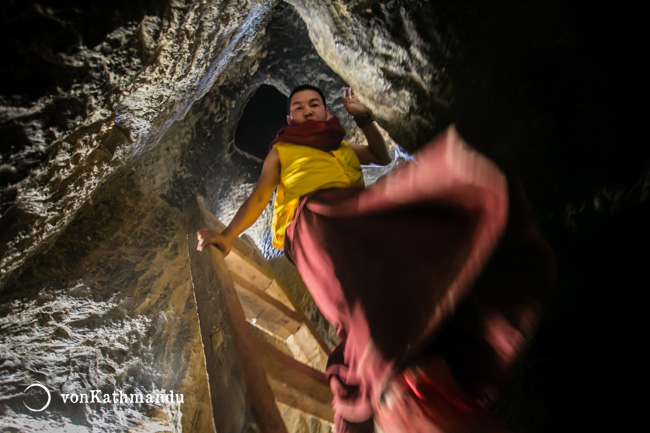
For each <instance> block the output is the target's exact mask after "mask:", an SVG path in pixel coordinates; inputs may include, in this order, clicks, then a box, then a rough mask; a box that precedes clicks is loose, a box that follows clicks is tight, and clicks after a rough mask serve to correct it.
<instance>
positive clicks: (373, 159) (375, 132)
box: [343, 87, 392, 165]
mask: <svg viewBox="0 0 650 433" xmlns="http://www.w3.org/2000/svg"><path fill="white" fill-rule="evenodd" d="M343 106H344V107H345V109H346V110H347V112H348V113H350V114H351V115H352V116H354V117H357V118H363V117H365V116H370V110H368V107H366V106H365V105H363V103H361V101H359V98H357V96H356V95H355V94H354V91H353V90H352V89H350V88H349V87H346V88H345V93H344V94H343ZM361 130H362V131H363V134H364V135H365V136H366V140H367V141H368V145H367V146H362V145H360V144H354V143H349V144H350V147H351V148H352V150H354V153H356V154H357V157H358V158H359V162H360V163H361V164H362V165H370V164H374V165H388V164H390V162H391V161H392V160H391V157H390V153H388V148H387V147H386V142H385V141H384V137H382V136H381V133H380V132H379V128H377V125H376V124H375V122H370V123H368V124H367V125H365V126H364V127H362V128H361Z"/></svg>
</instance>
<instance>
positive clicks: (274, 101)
mask: <svg viewBox="0 0 650 433" xmlns="http://www.w3.org/2000/svg"><path fill="white" fill-rule="evenodd" d="M286 111H287V97H286V96H284V95H283V94H282V93H280V91H279V90H278V89H276V88H275V87H273V86H270V85H267V84H263V85H261V86H260V87H259V88H258V89H257V90H256V91H255V93H254V94H253V96H252V97H251V98H250V99H249V100H248V103H247V104H246V106H245V107H244V112H243V113H242V116H241V118H240V119H239V122H238V123H237V128H236V130H235V146H236V147H237V148H238V149H239V150H241V151H244V152H246V153H249V154H251V155H253V156H255V157H257V158H260V159H264V158H266V154H267V153H268V151H269V144H270V143H271V140H273V139H274V138H275V135H276V134H277V133H278V130H279V129H280V128H282V127H283V126H285V125H286V124H287V120H286V116H287V112H286Z"/></svg>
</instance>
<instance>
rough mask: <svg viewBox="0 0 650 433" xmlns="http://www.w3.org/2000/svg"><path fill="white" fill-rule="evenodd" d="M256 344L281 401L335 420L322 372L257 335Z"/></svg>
mask: <svg viewBox="0 0 650 433" xmlns="http://www.w3.org/2000/svg"><path fill="white" fill-rule="evenodd" d="M255 346H257V348H258V350H259V354H260V357H261V359H262V363H263V365H264V369H265V370H266V373H267V375H268V379H269V383H270V384H271V388H272V389H273V393H274V394H275V398H276V399H277V400H278V401H280V402H282V403H284V404H287V405H289V406H291V407H294V408H296V409H299V410H301V411H303V412H305V413H308V414H310V415H313V416H315V417H317V418H321V419H323V420H325V421H329V422H334V411H333V409H332V391H331V390H330V387H329V384H328V383H327V378H326V377H325V374H324V373H323V372H321V371H318V370H316V369H314V368H311V367H309V366H307V365H305V364H303V363H301V362H298V361H296V360H295V359H293V358H292V357H291V356H289V355H286V354H285V353H283V352H281V351H280V350H278V349H276V348H275V347H273V346H272V345H271V344H269V343H267V342H266V341H264V340H262V339H260V338H258V337H255Z"/></svg>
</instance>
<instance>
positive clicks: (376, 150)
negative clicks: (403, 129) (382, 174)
mask: <svg viewBox="0 0 650 433" xmlns="http://www.w3.org/2000/svg"><path fill="white" fill-rule="evenodd" d="M361 130H362V131H363V133H364V135H365V136H366V140H368V145H367V146H363V145H361V144H354V143H349V145H350V147H351V148H352V150H354V153H356V154H357V157H358V158H359V162H360V163H361V165H370V164H374V165H388V164H390V163H391V161H392V159H391V157H390V153H388V148H387V147H386V142H385V141H384V137H382V136H381V133H380V132H379V128H377V125H375V122H372V123H370V124H369V125H367V126H365V127H363V128H361Z"/></svg>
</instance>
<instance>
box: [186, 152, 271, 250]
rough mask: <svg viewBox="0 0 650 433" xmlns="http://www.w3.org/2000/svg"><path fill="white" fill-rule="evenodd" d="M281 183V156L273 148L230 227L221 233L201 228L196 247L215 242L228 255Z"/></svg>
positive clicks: (199, 247) (200, 248) (203, 246)
mask: <svg viewBox="0 0 650 433" xmlns="http://www.w3.org/2000/svg"><path fill="white" fill-rule="evenodd" d="M279 183H280V158H279V155H278V151H277V150H276V149H275V148H273V149H271V151H270V152H269V154H268V155H267V157H266V159H265V160H264V165H263V166H262V174H261V175H260V178H259V180H258V181H257V184H256V185H255V188H254V189H253V192H252V193H251V195H250V197H248V199H246V201H245V202H244V204H243V205H242V206H241V207H240V208H239V210H238V211H237V213H236V214H235V217H234V218H233V219H232V221H231V222H230V224H228V227H226V229H225V230H224V231H223V232H221V233H219V232H217V231H216V230H210V229H206V228H204V229H201V230H199V232H198V233H197V234H196V236H197V238H198V240H199V244H198V245H197V247H196V249H197V250H199V251H201V250H202V249H203V248H205V247H206V246H207V245H208V244H214V245H216V246H217V247H218V248H219V249H220V250H221V251H223V253H224V255H227V254H228V253H229V252H230V248H231V246H232V242H233V241H234V240H235V239H237V236H239V235H240V234H242V233H243V232H244V231H245V230H246V229H248V228H249V227H250V226H252V225H253V223H254V222H255V221H257V219H258V218H259V217H260V215H261V214H262V212H263V211H264V208H265V207H266V205H267V203H268V202H269V200H270V199H271V195H273V191H275V188H277V186H278V184H279Z"/></svg>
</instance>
